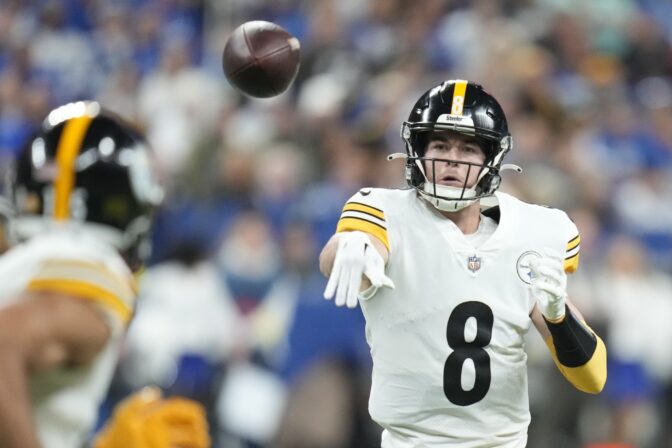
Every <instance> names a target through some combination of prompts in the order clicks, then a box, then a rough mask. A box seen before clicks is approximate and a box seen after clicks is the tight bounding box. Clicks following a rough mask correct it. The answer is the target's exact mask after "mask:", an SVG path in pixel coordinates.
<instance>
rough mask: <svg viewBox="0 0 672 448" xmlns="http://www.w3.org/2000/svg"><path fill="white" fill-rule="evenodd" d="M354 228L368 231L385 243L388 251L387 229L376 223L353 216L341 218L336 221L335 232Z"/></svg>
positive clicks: (349, 230)
mask: <svg viewBox="0 0 672 448" xmlns="http://www.w3.org/2000/svg"><path fill="white" fill-rule="evenodd" d="M355 230H359V231H362V232H365V233H368V234H369V235H373V236H375V237H376V238H378V239H379V240H380V241H381V242H382V243H383V244H384V245H385V247H386V248H387V250H388V251H389V250H390V242H389V240H388V239H387V230H385V229H384V228H383V227H381V226H379V225H378V224H375V223H372V222H371V221H366V220H364V219H360V218H354V217H349V218H341V219H340V220H339V221H338V226H337V227H336V232H337V233H339V232H352V231H355Z"/></svg>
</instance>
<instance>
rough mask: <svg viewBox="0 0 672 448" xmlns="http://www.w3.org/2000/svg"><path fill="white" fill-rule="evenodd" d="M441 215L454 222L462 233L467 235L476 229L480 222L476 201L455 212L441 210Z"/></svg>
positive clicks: (479, 210)
mask: <svg viewBox="0 0 672 448" xmlns="http://www.w3.org/2000/svg"><path fill="white" fill-rule="evenodd" d="M441 214H442V215H443V216H445V217H446V218H448V219H450V220H451V221H453V223H455V225H456V226H457V228H458V229H460V230H461V231H462V233H463V234H465V235H469V234H472V233H474V232H476V231H477V230H478V224H479V223H480V222H481V207H480V204H479V203H478V201H476V202H474V203H473V204H470V205H468V206H467V207H464V208H463V209H462V210H458V211H456V212H441Z"/></svg>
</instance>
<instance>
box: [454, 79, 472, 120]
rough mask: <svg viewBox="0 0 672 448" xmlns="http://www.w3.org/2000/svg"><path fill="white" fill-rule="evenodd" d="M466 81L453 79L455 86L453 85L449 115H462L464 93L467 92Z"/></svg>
mask: <svg viewBox="0 0 672 448" xmlns="http://www.w3.org/2000/svg"><path fill="white" fill-rule="evenodd" d="M467 82H468V81H465V80H463V79H458V80H456V81H455V87H453V102H452V104H451V107H450V114H451V115H462V110H463V109H464V95H465V94H466V92H467Z"/></svg>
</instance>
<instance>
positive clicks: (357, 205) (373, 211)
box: [343, 202, 385, 221]
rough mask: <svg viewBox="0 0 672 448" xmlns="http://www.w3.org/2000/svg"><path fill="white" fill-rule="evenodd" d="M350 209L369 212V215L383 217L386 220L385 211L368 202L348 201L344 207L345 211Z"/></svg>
mask: <svg viewBox="0 0 672 448" xmlns="http://www.w3.org/2000/svg"><path fill="white" fill-rule="evenodd" d="M350 210H353V211H356V212H362V213H367V214H369V215H373V216H375V217H376V218H379V219H382V220H383V221H384V220H385V213H383V211H382V210H380V209H377V208H376V207H372V206H370V205H367V204H362V203H361V202H348V203H347V204H345V206H344V207H343V211H344V212H347V211H350Z"/></svg>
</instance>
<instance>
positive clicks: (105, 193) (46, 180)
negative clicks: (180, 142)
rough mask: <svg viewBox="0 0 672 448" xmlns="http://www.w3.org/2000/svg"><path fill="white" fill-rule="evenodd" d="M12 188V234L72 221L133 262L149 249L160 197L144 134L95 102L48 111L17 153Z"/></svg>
mask: <svg viewBox="0 0 672 448" xmlns="http://www.w3.org/2000/svg"><path fill="white" fill-rule="evenodd" d="M10 191H11V199H12V201H13V204H14V208H15V210H14V212H15V216H14V218H13V219H12V223H11V226H10V234H11V236H12V237H13V238H14V239H15V240H23V239H27V238H30V237H32V236H34V235H36V234H38V233H41V232H44V231H45V230H48V229H50V228H55V227H71V228H73V229H75V230H76V231H80V232H89V233H91V234H93V235H95V236H96V237H97V238H101V239H103V240H105V241H106V242H108V243H109V244H111V245H112V246H114V247H115V248H117V249H118V250H119V251H120V252H121V253H122V255H124V256H125V257H126V259H127V261H128V262H129V265H131V267H132V268H134V267H137V266H136V264H138V263H139V261H140V260H141V259H142V258H143V256H146V253H143V252H148V245H147V244H146V238H145V237H146V235H147V233H148V231H149V229H150V225H151V219H152V215H153V211H154V209H155V208H156V206H158V205H159V204H160V202H161V200H162V198H163V190H162V188H161V186H160V185H159V183H158V181H157V176H156V173H155V171H154V164H153V163H152V155H151V153H150V150H149V147H148V145H147V143H146V142H145V140H144V138H143V137H142V136H141V135H140V133H139V132H137V131H136V130H135V129H134V128H133V127H131V126H130V125H129V124H127V123H125V122H124V121H123V120H122V119H121V118H119V117H118V116H116V115H114V114H112V113H110V112H107V111H105V110H103V109H101V107H100V105H99V104H98V103H96V102H77V103H70V104H66V105H64V106H61V107H59V108H57V109H54V110H53V111H52V112H50V113H49V115H48V116H47V118H46V119H45V120H44V123H43V125H42V128H41V130H40V132H39V133H38V134H37V135H36V136H35V137H34V138H33V139H32V140H30V141H29V142H28V144H27V145H26V147H25V148H24V149H23V151H22V153H21V154H20V156H19V159H18V161H17V167H16V170H15V175H14V177H13V179H12V180H11V184H10ZM143 243H145V244H143Z"/></svg>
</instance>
